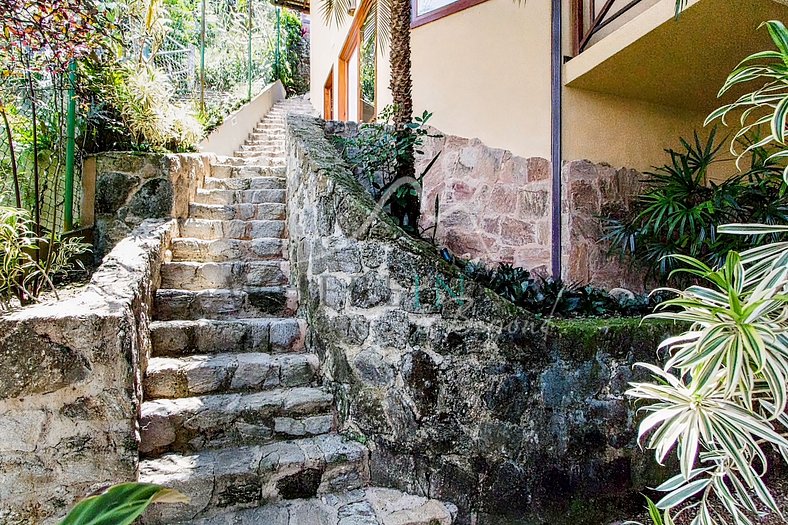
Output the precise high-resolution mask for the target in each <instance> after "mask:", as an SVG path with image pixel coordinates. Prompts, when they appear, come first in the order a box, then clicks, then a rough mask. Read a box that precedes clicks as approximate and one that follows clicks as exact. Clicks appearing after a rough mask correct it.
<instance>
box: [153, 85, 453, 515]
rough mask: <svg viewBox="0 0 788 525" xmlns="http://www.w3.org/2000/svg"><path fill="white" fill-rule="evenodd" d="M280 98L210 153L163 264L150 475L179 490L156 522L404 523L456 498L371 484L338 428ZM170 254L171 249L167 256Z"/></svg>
mask: <svg viewBox="0 0 788 525" xmlns="http://www.w3.org/2000/svg"><path fill="white" fill-rule="evenodd" d="M289 111H299V112H310V111H311V107H309V104H308V102H306V101H303V100H301V99H291V100H288V101H284V102H281V103H279V104H277V105H276V106H275V107H274V108H273V109H272V110H271V112H270V113H269V114H268V115H266V117H265V118H264V119H263V120H262V121H261V122H260V124H259V125H258V126H257V127H256V128H255V130H254V131H253V132H252V133H251V134H250V136H249V139H248V140H247V141H246V143H245V144H244V145H242V146H241V147H240V150H239V151H237V152H236V154H235V156H234V157H230V158H222V159H219V161H218V162H217V163H216V164H215V165H213V166H212V173H211V177H209V178H207V179H206V180H205V187H204V189H201V190H199V191H198V194H197V198H196V202H194V203H193V204H191V208H190V216H189V218H188V219H186V220H184V221H182V222H181V224H180V236H179V237H177V238H175V239H173V241H172V245H171V250H170V251H171V254H172V256H171V260H168V262H166V263H165V264H164V265H163V266H162V269H161V287H160V289H159V290H158V291H157V293H156V297H155V305H154V315H155V321H154V322H153V323H152V325H151V341H152V346H153V354H152V357H151V359H150V361H149V363H148V368H147V372H146V375H145V378H144V385H143V392H144V402H143V405H142V411H141V421H140V428H141V445H140V454H141V456H142V461H141V465H140V481H143V482H150V483H158V484H161V485H165V486H167V487H172V488H175V489H178V490H180V491H181V492H183V493H184V494H186V495H187V496H189V497H190V498H191V501H190V502H189V503H188V504H177V505H154V506H153V507H152V508H151V509H150V510H149V511H148V512H147V513H146V515H145V516H144V518H143V520H142V521H143V522H144V523H147V524H175V523H200V524H206V525H207V524H217V525H218V524H228V525H229V524H231V523H232V524H247V523H248V524H266V525H286V524H287V525H296V524H304V525H306V524H321V525H323V524H325V525H329V524H331V525H338V524H340V523H341V524H343V525H345V524H347V525H350V524H395V523H396V524H399V525H421V524H423V525H433V524H439V525H443V524H449V523H451V521H452V511H450V508H449V507H447V506H445V505H443V504H441V503H439V502H437V501H434V500H428V499H426V498H421V497H416V496H409V495H407V494H403V493H400V492H398V491H394V490H390V489H380V488H369V487H368V481H369V465H368V461H369V454H368V451H367V449H366V448H365V447H364V446H363V445H362V444H360V443H358V442H355V441H352V440H349V439H347V438H345V437H343V436H342V435H340V434H338V433H337V432H336V422H335V417H334V412H333V397H332V395H331V394H330V393H328V392H327V391H325V390H324V389H323V388H321V380H320V373H319V359H318V357H317V356H316V355H314V354H311V353H307V352H306V351H305V346H304V334H305V331H306V326H305V324H304V322H303V321H302V320H299V319H297V318H295V317H294V315H295V312H296V309H297V297H296V294H295V292H294V290H292V289H291V288H290V287H289V284H290V283H289V266H288V262H287V238H286V237H287V229H286V226H285V215H286V204H285V202H286V188H285V158H284V118H285V116H286V114H287V112H289ZM168 259H169V258H168Z"/></svg>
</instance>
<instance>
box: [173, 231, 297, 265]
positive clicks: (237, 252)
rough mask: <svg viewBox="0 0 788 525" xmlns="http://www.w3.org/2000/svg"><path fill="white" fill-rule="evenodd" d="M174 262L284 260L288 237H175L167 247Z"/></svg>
mask: <svg viewBox="0 0 788 525" xmlns="http://www.w3.org/2000/svg"><path fill="white" fill-rule="evenodd" d="M170 249H171V250H172V260H173V261H192V262H231V261H235V260H238V259H244V260H247V261H266V260H269V261H270V260H283V259H285V258H286V256H287V239H276V238H270V237H264V238H260V239H251V240H248V241H247V240H242V239H215V240H206V239H194V238H186V237H182V238H177V239H173V240H172V245H171V247H170Z"/></svg>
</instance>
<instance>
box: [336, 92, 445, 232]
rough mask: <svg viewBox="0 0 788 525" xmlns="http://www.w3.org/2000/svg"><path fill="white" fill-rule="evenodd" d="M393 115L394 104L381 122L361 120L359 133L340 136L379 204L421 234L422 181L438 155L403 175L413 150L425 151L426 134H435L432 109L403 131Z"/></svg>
mask: <svg viewBox="0 0 788 525" xmlns="http://www.w3.org/2000/svg"><path fill="white" fill-rule="evenodd" d="M393 115H394V107H393V106H388V107H386V108H384V109H383V111H381V113H380V115H379V116H378V119H377V122H373V123H366V124H360V125H359V129H358V134H356V135H355V136H353V137H350V138H341V137H340V138H338V140H339V143H340V147H341V149H342V151H343V154H344V156H345V158H347V159H348V161H349V162H350V164H351V166H352V167H353V169H354V171H355V172H356V173H357V174H359V175H360V176H361V177H363V178H364V179H365V180H366V181H367V188H368V190H369V191H370V193H371V194H372V197H373V198H374V199H375V200H376V201H377V202H378V204H379V206H380V207H381V208H382V209H384V210H385V211H387V212H388V213H389V214H390V215H391V216H392V217H393V218H394V219H395V220H396V221H397V222H398V224H399V225H400V226H401V227H402V229H403V230H405V231H406V232H408V233H410V234H411V235H414V236H416V237H421V236H422V234H423V233H425V232H423V231H421V230H420V228H419V210H420V207H421V206H420V202H421V185H422V181H423V180H424V177H425V176H426V175H427V173H429V170H430V169H431V168H432V166H433V165H434V164H435V161H436V160H437V159H438V156H437V155H436V156H435V158H433V159H432V160H431V161H430V163H429V164H428V165H427V167H426V169H425V170H424V171H423V172H422V173H421V174H417V175H416V176H415V177H412V176H409V177H403V176H402V172H401V169H400V168H401V166H402V164H403V163H405V162H408V159H409V158H410V156H411V155H412V154H413V153H415V154H417V155H423V154H424V152H423V151H422V150H421V149H420V148H421V146H422V144H423V142H424V138H425V137H427V136H431V135H429V133H430V132H429V130H428V128H427V125H428V122H429V120H430V118H431V117H432V113H429V112H427V111H425V112H424V113H423V114H422V115H421V116H420V117H415V118H414V119H413V120H412V122H410V123H408V124H407V125H406V126H405V127H404V129H402V130H399V131H397V130H396V129H395V128H394V126H393V125H392V123H391V119H392V117H393ZM438 155H440V154H438ZM410 160H411V161H412V158H410Z"/></svg>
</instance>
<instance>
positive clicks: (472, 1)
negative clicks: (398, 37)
mask: <svg viewBox="0 0 788 525" xmlns="http://www.w3.org/2000/svg"><path fill="white" fill-rule="evenodd" d="M486 1H487V0H455V1H454V2H452V3H451V4H449V5H445V6H443V7H440V8H438V9H436V10H435V11H430V12H429V13H427V14H424V15H421V16H419V15H418V12H419V11H418V7H419V0H411V10H412V15H411V19H410V28H411V29H415V28H417V27H420V26H423V25H425V24H429V23H430V22H434V21H435V20H439V19H441V18H443V17H446V16H449V15H453V14H454V13H458V12H460V11H463V10H465V9H468V8H469V7H473V6H475V5H479V4H481V3H484V2H486Z"/></svg>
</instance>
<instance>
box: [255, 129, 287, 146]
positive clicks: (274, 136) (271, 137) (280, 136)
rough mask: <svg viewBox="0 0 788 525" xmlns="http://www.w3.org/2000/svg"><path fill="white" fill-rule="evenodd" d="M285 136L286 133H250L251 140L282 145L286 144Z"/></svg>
mask: <svg viewBox="0 0 788 525" xmlns="http://www.w3.org/2000/svg"><path fill="white" fill-rule="evenodd" d="M285 136H286V135H285V132H284V131H252V132H251V133H249V139H250V140H262V141H270V142H281V143H282V144H284V143H285Z"/></svg>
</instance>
